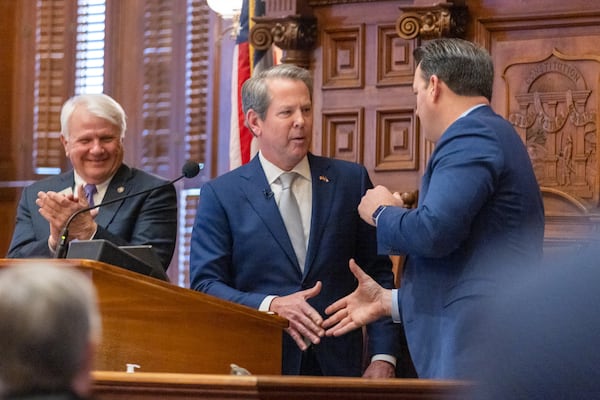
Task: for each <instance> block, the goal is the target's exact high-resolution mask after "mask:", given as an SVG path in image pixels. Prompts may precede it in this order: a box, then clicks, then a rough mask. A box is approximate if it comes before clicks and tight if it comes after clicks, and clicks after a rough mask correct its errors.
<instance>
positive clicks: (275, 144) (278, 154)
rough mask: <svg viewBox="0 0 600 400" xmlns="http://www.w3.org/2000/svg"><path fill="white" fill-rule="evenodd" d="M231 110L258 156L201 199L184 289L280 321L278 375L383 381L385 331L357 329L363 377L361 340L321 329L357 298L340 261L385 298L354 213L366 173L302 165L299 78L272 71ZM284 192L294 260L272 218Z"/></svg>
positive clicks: (386, 265) (316, 161) (306, 112)
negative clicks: (358, 268)
mask: <svg viewBox="0 0 600 400" xmlns="http://www.w3.org/2000/svg"><path fill="white" fill-rule="evenodd" d="M242 103H243V110H244V113H245V116H246V124H247V125H248V127H249V128H250V130H251V131H252V133H253V135H254V137H255V138H256V140H257V142H258V146H259V149H260V151H259V153H258V155H257V156H256V157H254V158H253V159H252V160H251V161H250V162H249V163H248V164H246V165H243V166H241V167H239V168H237V169H235V170H233V171H231V172H229V173H227V174H225V175H223V176H221V177H219V178H217V179H215V180H213V181H212V182H209V183H207V184H205V185H204V186H203V187H202V191H201V195H200V203H199V206H198V212H197V215H196V221H195V224H194V228H193V232H192V241H191V261H190V280H191V287H192V289H195V290H199V291H203V292H205V293H208V294H211V295H214V296H217V297H220V298H223V299H226V300H229V301H233V302H236V303H240V304H243V305H246V306H249V307H252V308H255V309H258V310H262V311H270V312H274V313H277V314H278V315H280V316H282V317H284V318H287V319H288V320H289V327H288V328H287V329H286V331H287V334H284V337H283V349H282V372H283V374H291V375H296V374H302V375H341V376H360V375H361V374H362V375H363V376H365V377H393V376H394V363H395V361H396V357H397V352H398V348H399V330H398V328H397V327H396V326H394V324H392V323H391V321H390V320H388V319H384V320H382V321H376V322H374V323H373V324H370V325H369V326H368V327H367V332H368V335H367V336H368V347H367V351H366V353H367V354H368V361H367V363H366V364H368V367H367V368H366V370H365V371H364V372H363V351H364V349H363V342H362V341H363V334H362V332H361V331H356V332H352V333H351V334H349V335H348V336H345V337H340V338H331V337H330V338H327V337H323V336H324V330H323V328H322V327H321V323H322V321H323V316H324V313H323V311H324V309H325V307H326V306H327V305H328V304H330V303H331V302H332V301H333V300H335V299H337V298H339V297H341V296H345V295H346V294H349V293H350V292H352V290H354V288H355V287H356V281H355V279H354V276H352V274H351V273H350V272H349V271H348V267H347V265H348V261H349V259H351V258H356V259H357V260H360V262H361V263H362V265H364V266H365V270H366V271H367V272H368V273H369V274H370V276H372V277H373V278H374V279H375V280H376V281H377V282H379V283H380V284H381V285H383V286H384V287H387V288H391V287H392V285H393V275H392V270H391V264H390V260H389V258H388V257H387V256H381V257H378V256H377V252H376V241H375V229H374V228H373V227H372V226H369V225H368V224H366V223H364V222H363V221H361V219H360V216H359V215H358V211H357V207H358V204H359V203H360V199H361V197H362V196H363V194H364V193H365V192H366V191H367V189H369V188H371V187H372V184H371V181H370V179H369V176H368V174H367V171H366V169H365V168H364V167H363V166H361V165H358V164H355V163H350V162H346V161H341V160H333V159H329V158H324V157H317V156H314V155H312V154H310V153H308V149H309V147H310V141H311V136H312V122H313V109H312V80H311V77H310V73H309V71H307V70H305V69H303V68H300V67H296V66H293V65H285V64H283V65H278V66H275V67H273V68H271V69H269V70H267V71H265V72H263V73H260V74H258V75H257V76H254V77H252V78H250V79H249V80H248V81H246V82H245V83H244V85H243V89H242ZM286 172H291V173H294V174H295V175H296V178H295V179H294V180H293V183H292V184H291V185H290V187H291V189H287V188H286V186H285V185H284V184H283V182H280V177H281V176H285V173H286ZM283 190H292V193H293V197H295V199H296V203H297V205H298V206H299V216H298V222H296V223H294V224H292V225H293V226H294V227H297V228H300V229H299V230H300V233H299V236H301V240H300V245H299V246H298V247H300V250H301V253H303V254H302V255H301V256H299V255H298V253H297V251H296V250H295V243H296V242H295V240H294V238H295V237H297V235H296V234H295V233H288V232H290V231H288V230H287V229H286V223H285V222H284V218H283V217H282V215H286V214H287V213H285V212H283V211H282V212H281V213H280V208H279V207H282V209H283V205H282V203H284V200H283V198H284V194H283ZM288 196H289V195H288ZM286 221H287V219H286ZM292 231H293V230H292ZM292 242H294V244H293V243H292ZM265 357H268V355H265Z"/></svg>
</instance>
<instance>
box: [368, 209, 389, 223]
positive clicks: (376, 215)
mask: <svg viewBox="0 0 600 400" xmlns="http://www.w3.org/2000/svg"><path fill="white" fill-rule="evenodd" d="M386 207H387V206H384V205H380V206H379V207H377V209H376V210H375V212H374V213H373V215H371V218H373V223H374V224H375V226H377V218H379V214H381V212H382V211H383V210H385V208H386Z"/></svg>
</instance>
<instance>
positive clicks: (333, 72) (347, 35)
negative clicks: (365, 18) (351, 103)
mask: <svg viewBox="0 0 600 400" xmlns="http://www.w3.org/2000/svg"><path fill="white" fill-rule="evenodd" d="M363 46H364V26H363V25H360V26H355V27H348V28H338V29H326V30H325V31H324V32H323V89H341V88H361V87H363V85H364V58H363V57H362V55H363V54H364V49H363Z"/></svg>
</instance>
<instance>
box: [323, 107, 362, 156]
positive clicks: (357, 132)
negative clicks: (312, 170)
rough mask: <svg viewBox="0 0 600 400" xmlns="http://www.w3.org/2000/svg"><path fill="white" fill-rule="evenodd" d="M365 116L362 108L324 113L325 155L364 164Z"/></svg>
mask: <svg viewBox="0 0 600 400" xmlns="http://www.w3.org/2000/svg"><path fill="white" fill-rule="evenodd" d="M363 114H364V110H363V109H362V108H360V109H356V110H343V111H341V110H339V111H323V135H322V138H323V143H322V146H323V155H326V156H328V157H333V158H337V159H340V160H346V161H353V162H357V163H362V160H363V142H364V138H363V134H364V133H363V132H364V129H363Z"/></svg>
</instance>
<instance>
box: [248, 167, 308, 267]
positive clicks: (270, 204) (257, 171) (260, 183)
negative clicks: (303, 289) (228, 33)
mask: <svg viewBox="0 0 600 400" xmlns="http://www.w3.org/2000/svg"><path fill="white" fill-rule="evenodd" d="M240 178H241V179H240V180H241V189H242V191H243V192H244V194H245V196H246V199H247V200H248V202H249V203H250V205H251V207H252V208H253V209H254V211H255V212H256V214H257V215H258V216H259V218H260V219H261V220H262V222H263V223H264V225H265V227H266V228H267V229H268V230H269V232H271V235H272V236H273V240H274V241H275V242H276V243H278V244H279V246H281V248H282V249H283V251H284V252H285V254H286V255H287V256H288V258H289V259H290V262H291V263H292V264H293V265H295V266H296V268H298V272H299V271H300V266H299V265H298V260H297V259H296V253H294V248H293V247H292V242H291V241H290V239H289V237H288V234H287V230H286V229H285V225H284V223H283V219H282V218H281V214H280V213H279V208H278V207H277V203H276V202H275V197H274V196H273V194H272V193H271V189H270V187H269V182H267V178H266V176H265V173H264V171H263V169H262V167H261V165H260V161H259V159H258V156H256V157H254V158H253V159H252V160H251V161H250V162H249V163H248V164H246V167H245V168H244V167H243V168H241V169H240Z"/></svg>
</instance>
